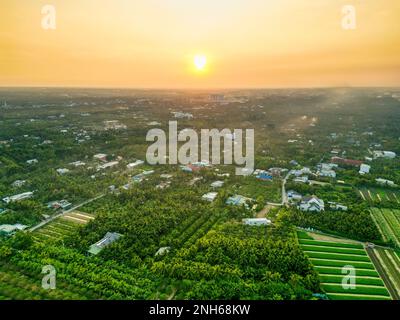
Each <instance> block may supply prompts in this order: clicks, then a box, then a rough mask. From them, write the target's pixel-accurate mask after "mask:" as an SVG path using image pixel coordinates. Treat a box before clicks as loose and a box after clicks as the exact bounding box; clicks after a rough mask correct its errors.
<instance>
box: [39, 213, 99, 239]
mask: <svg viewBox="0 0 400 320" xmlns="http://www.w3.org/2000/svg"><path fill="white" fill-rule="evenodd" d="M93 219H94V216H93V215H90V214H88V213H83V212H79V211H72V212H70V213H68V214H66V215H63V216H61V217H60V218H58V219H56V220H54V221H52V222H50V223H48V224H46V225H45V226H43V227H42V228H40V229H38V230H36V231H34V233H33V236H34V239H35V240H36V241H46V240H52V241H57V240H62V239H63V238H65V237H66V236H68V235H70V234H71V233H72V232H73V231H74V230H75V229H76V228H77V227H79V226H82V225H85V224H87V223H88V222H89V221H90V220H93Z"/></svg>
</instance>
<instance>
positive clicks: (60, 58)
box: [0, 0, 400, 88]
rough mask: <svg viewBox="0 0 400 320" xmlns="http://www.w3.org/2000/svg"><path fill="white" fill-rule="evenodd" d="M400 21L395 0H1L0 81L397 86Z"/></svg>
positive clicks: (140, 85) (109, 84)
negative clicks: (199, 63) (203, 63)
mask: <svg viewBox="0 0 400 320" xmlns="http://www.w3.org/2000/svg"><path fill="white" fill-rule="evenodd" d="M44 4H54V5H55V6H56V9H57V29H56V30H51V31H50V30H47V31H46V30H43V29H42V28H41V18H42V15H41V8H42V6H43V5H44ZM344 4H353V5H354V6H355V7H356V9H357V29H356V30H351V31H345V30H343V29H342V27H341V18H342V14H341V9H342V6H343V5H344ZM399 21H400V1H398V0H379V1H376V0H346V1H343V0H329V1H327V0H279V1H278V0H46V1H42V0H23V1H15V0H1V12H0V86H85V87H86V86H100V87H138V88H233V87H243V88H244V87H308V86H347V85H351V86H400V22H399ZM195 54H204V55H206V56H207V58H208V66H207V70H206V71H205V72H201V73H200V72H195V70H194V68H193V63H192V59H193V56H194V55H195Z"/></svg>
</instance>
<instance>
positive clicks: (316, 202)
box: [299, 196, 325, 212]
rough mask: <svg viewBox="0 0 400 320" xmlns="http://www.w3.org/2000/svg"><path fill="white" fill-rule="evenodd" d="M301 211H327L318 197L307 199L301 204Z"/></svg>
mask: <svg viewBox="0 0 400 320" xmlns="http://www.w3.org/2000/svg"><path fill="white" fill-rule="evenodd" d="M299 209H300V210H301V211H309V212H321V211H324V210H325V203H324V201H323V200H321V199H319V198H318V197H316V196H311V197H305V198H303V200H302V201H301V202H300V205H299Z"/></svg>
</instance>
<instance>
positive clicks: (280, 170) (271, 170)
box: [268, 168, 287, 177]
mask: <svg viewBox="0 0 400 320" xmlns="http://www.w3.org/2000/svg"><path fill="white" fill-rule="evenodd" d="M286 171H287V169H284V168H269V169H268V172H269V173H270V174H271V175H272V176H273V177H280V176H281V174H282V173H284V172H286Z"/></svg>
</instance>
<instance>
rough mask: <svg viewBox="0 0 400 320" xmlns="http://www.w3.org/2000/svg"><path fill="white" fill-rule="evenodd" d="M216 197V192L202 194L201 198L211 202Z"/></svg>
mask: <svg viewBox="0 0 400 320" xmlns="http://www.w3.org/2000/svg"><path fill="white" fill-rule="evenodd" d="M217 196H218V192H208V193H206V194H204V195H203V196H202V197H201V198H202V199H203V200H206V201H209V202H213V201H214V200H215V198H216V197H217Z"/></svg>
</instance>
